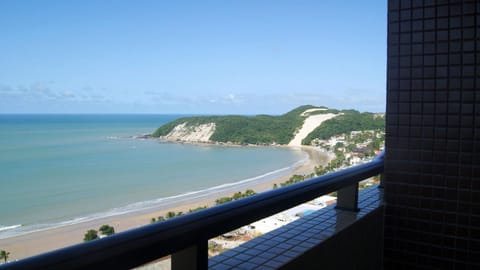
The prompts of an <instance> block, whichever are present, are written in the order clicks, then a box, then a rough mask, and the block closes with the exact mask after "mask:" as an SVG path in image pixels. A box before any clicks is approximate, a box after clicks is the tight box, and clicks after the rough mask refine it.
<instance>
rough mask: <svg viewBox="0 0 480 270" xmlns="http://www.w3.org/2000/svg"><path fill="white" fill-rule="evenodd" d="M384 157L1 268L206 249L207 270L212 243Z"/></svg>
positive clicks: (138, 259)
mask: <svg viewBox="0 0 480 270" xmlns="http://www.w3.org/2000/svg"><path fill="white" fill-rule="evenodd" d="M383 156H384V154H383V153H382V154H380V155H379V156H377V157H376V158H374V159H373V160H372V161H370V162H368V163H364V164H361V165H357V166H354V167H350V168H347V169H343V170H341V171H337V172H333V173H329V174H326V175H323V176H319V177H315V178H313V179H310V180H308V181H303V182H300V183H296V184H293V185H289V186H286V187H282V188H278V189H273V190H270V191H267V192H263V193H259V194H256V195H254V196H251V197H248V198H244V199H241V200H237V201H233V202H229V203H226V204H222V205H219V206H215V207H211V208H207V209H204V210H201V211H198V212H195V213H191V214H188V215H184V216H180V217H176V218H174V219H170V220H167V221H164V222H160V223H155V224H150V225H146V226H143V227H140V228H137V229H132V230H128V231H125V232H121V233H117V234H114V235H111V236H109V237H105V238H102V239H98V240H94V241H90V242H86V243H82V244H77V245H74V246H70V247H66V248H63V249H59V250H55V251H51V252H48V253H44V254H41V255H37V256H33V257H29V258H26V259H22V260H19V261H17V262H11V263H7V264H4V265H1V266H0V269H84V268H88V269H92V268H103V269H112V268H113V269H128V268H132V267H135V266H139V265H142V264H145V263H148V262H151V261H153V260H156V259H158V258H161V257H163V256H167V255H170V254H174V253H176V252H179V251H182V250H185V249H187V248H189V247H192V246H197V247H199V246H200V247H205V248H204V250H205V252H203V253H204V254H200V256H201V258H200V261H201V262H200V264H203V266H199V267H198V268H199V269H203V268H206V265H205V263H208V258H207V257H206V256H207V255H206V254H205V253H206V246H207V243H208V239H210V238H212V237H215V236H218V235H221V234H223V233H225V232H228V231H231V230H233V229H236V228H239V227H241V226H244V225H247V224H250V223H252V222H254V221H256V220H259V219H261V218H264V217H268V216H270V215H272V214H275V213H278V212H280V211H282V210H285V209H288V208H291V207H293V206H296V205H298V204H301V203H304V202H306V201H309V200H312V199H314V198H316V197H319V196H321V195H324V194H328V193H330V192H333V191H336V190H339V189H341V188H344V187H347V186H350V185H352V184H358V182H359V181H361V180H363V179H366V178H368V177H371V176H375V175H378V174H380V173H382V172H383V164H384V162H383ZM202 256H203V257H205V258H203V257H202Z"/></svg>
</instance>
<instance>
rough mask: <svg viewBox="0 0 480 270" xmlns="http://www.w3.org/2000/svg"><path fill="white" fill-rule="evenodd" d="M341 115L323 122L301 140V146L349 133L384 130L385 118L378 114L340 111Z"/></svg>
mask: <svg viewBox="0 0 480 270" xmlns="http://www.w3.org/2000/svg"><path fill="white" fill-rule="evenodd" d="M341 113H342V114H341V115H339V116H337V117H335V118H332V119H329V120H327V121H325V122H323V123H322V124H321V125H320V126H319V127H317V128H316V129H314V130H313V131H312V132H311V133H310V134H308V136H307V137H306V138H305V139H303V141H302V144H303V145H309V144H311V142H312V140H313V139H322V140H326V139H328V138H330V137H332V136H334V135H340V134H342V133H348V132H351V131H364V130H378V129H381V130H384V129H385V118H384V116H383V114H382V115H380V114H374V113H368V112H365V113H360V112H358V111H355V110H344V111H341Z"/></svg>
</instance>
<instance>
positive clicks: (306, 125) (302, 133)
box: [288, 111, 338, 146]
mask: <svg viewBox="0 0 480 270" xmlns="http://www.w3.org/2000/svg"><path fill="white" fill-rule="evenodd" d="M305 112H306V111H305ZM337 115H338V114H333V113H326V114H316V115H310V116H309V117H307V119H305V122H303V126H302V128H300V130H299V131H298V133H297V134H295V137H294V138H293V140H291V141H290V143H289V144H288V145H289V146H302V140H303V139H305V138H306V137H307V136H308V134H310V132H312V131H313V130H314V129H315V128H317V127H318V126H320V124H322V123H323V122H324V121H326V120H328V119H332V118H334V117H335V116H337Z"/></svg>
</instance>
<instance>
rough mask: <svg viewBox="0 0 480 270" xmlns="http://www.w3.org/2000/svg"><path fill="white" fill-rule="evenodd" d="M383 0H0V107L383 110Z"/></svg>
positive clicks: (37, 109) (40, 109)
mask: <svg viewBox="0 0 480 270" xmlns="http://www.w3.org/2000/svg"><path fill="white" fill-rule="evenodd" d="M386 2H387V1H386V0H382V1H378V0H376V1H373V0H368V1H367V0H366V1H357V0H349V1H341V0H336V1H335V0H312V1H301V0H300V1H294V0H292V1H279V0H271V1H263V0H257V1H247V0H242V1H228V0H219V1H206V0H201V1H167V0H166V1H160V0H152V1H142V0H135V1H133V0H132V1H105V0H101V1H100V0H98V1H88V0H78V1H74V0H72V1H64V0H58V1H50V0H41V1H33V0H32V1H26V0H22V1H18V0H2V1H0V40H1V42H0V113H209V114H210V113H213V114H256V113H269V114H280V113H284V112H286V111H288V110H290V109H292V108H294V107H296V106H299V105H303V104H313V105H325V106H329V107H333V108H339V109H350V108H354V109H357V110H360V111H373V112H383V111H384V110H385V87H386V83H385V72H386V71H385V70H386V67H385V66H386V17H387V12H386Z"/></svg>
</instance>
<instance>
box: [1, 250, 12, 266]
mask: <svg viewBox="0 0 480 270" xmlns="http://www.w3.org/2000/svg"><path fill="white" fill-rule="evenodd" d="M9 255H10V252H7V251H5V250H0V260H1V259H3V260H4V262H5V263H7V260H8V256H9Z"/></svg>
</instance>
